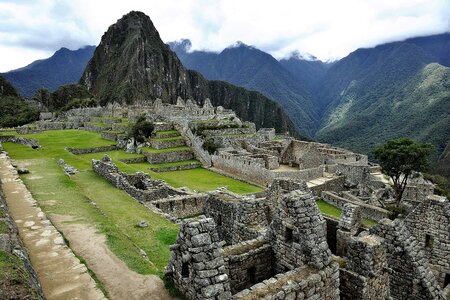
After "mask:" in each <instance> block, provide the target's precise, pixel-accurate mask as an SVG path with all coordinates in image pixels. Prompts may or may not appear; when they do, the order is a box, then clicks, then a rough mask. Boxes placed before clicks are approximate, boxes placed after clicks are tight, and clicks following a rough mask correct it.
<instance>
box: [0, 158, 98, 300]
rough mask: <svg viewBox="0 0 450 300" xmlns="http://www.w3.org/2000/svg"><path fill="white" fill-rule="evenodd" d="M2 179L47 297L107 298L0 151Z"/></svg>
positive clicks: (14, 217)
mask: <svg viewBox="0 0 450 300" xmlns="http://www.w3.org/2000/svg"><path fill="white" fill-rule="evenodd" d="M0 178H1V183H2V189H3V193H4V195H5V198H6V202H7V204H8V207H9V211H10V214H11V216H12V218H13V219H14V221H15V222H16V224H17V227H18V228H19V234H20V238H21V239H22V241H23V243H24V245H25V247H26V248H27V250H28V254H29V256H30V260H31V263H32V265H33V267H34V269H35V270H36V273H37V274H38V277H39V281H40V283H41V285H42V290H43V292H44V295H45V297H46V298H47V299H49V300H52V299H93V300H96V299H106V298H105V296H104V295H103V293H102V292H101V291H100V290H99V289H98V288H97V287H96V284H95V281H94V280H93V279H92V277H91V276H90V275H89V273H88V272H87V269H86V267H85V265H83V264H81V263H80V261H79V260H78V258H76V257H75V255H74V254H73V252H72V250H71V249H70V248H69V247H67V245H66V244H65V243H64V239H63V237H62V236H61V234H60V233H59V232H58V231H57V230H56V228H55V227H54V226H53V225H52V224H51V222H50V221H49V220H48V219H47V218H46V216H45V214H44V213H43V212H42V211H41V209H40V208H39V207H38V206H37V203H36V201H35V200H34V199H33V197H32V196H31V194H30V192H29V191H28V190H27V188H26V186H25V185H24V184H23V182H22V180H21V179H20V178H19V176H18V175H17V172H16V170H15V169H14V167H13V166H12V165H11V162H10V160H9V158H8V157H7V156H6V154H5V153H0Z"/></svg>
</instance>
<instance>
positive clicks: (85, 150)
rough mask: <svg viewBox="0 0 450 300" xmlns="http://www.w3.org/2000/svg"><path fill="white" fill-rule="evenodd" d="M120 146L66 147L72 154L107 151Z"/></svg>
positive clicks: (117, 148)
mask: <svg viewBox="0 0 450 300" xmlns="http://www.w3.org/2000/svg"><path fill="white" fill-rule="evenodd" d="M119 149H120V148H119V147H118V146H116V145H110V146H101V147H93V148H66V150H67V151H69V152H70V153H72V154H76V155H78V154H88V153H98V152H107V151H113V150H119Z"/></svg>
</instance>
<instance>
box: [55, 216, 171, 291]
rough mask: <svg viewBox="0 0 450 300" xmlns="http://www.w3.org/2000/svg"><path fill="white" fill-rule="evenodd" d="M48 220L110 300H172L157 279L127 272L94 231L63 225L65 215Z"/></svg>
mask: <svg viewBox="0 0 450 300" xmlns="http://www.w3.org/2000/svg"><path fill="white" fill-rule="evenodd" d="M50 219H51V220H52V222H53V223H54V224H55V225H56V227H57V228H58V229H60V230H61V231H62V232H63V233H64V236H65V238H66V239H68V240H69V242H70V247H71V248H72V249H73V251H75V253H77V254H79V255H81V256H82V257H83V258H84V259H85V260H86V262H87V265H88V266H89V268H90V269H91V270H92V271H94V273H95V274H96V275H97V277H98V278H99V279H100V280H101V281H102V282H103V283H104V285H105V287H106V289H107V290H108V293H109V297H110V298H111V299H112V300H115V299H118V300H119V299H128V300H138V299H151V300H168V299H174V298H171V297H170V295H169V294H168V292H167V290H166V289H165V288H164V283H163V282H162V280H161V279H160V278H159V277H158V276H154V275H145V276H144V275H140V274H137V273H136V272H133V271H131V270H130V269H129V268H128V267H127V266H126V264H125V263H124V262H123V261H121V260H120V259H119V258H117V256H115V255H114V253H112V252H111V250H109V248H108V247H107V245H106V239H105V236H104V235H101V234H99V233H97V232H96V230H95V229H94V228H92V227H88V226H87V225H84V224H75V223H73V222H70V223H68V222H65V221H68V220H70V219H68V218H67V217H66V216H60V215H51V216H50Z"/></svg>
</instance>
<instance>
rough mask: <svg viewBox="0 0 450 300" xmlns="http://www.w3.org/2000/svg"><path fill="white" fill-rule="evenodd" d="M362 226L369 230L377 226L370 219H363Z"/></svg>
mask: <svg viewBox="0 0 450 300" xmlns="http://www.w3.org/2000/svg"><path fill="white" fill-rule="evenodd" d="M362 224H363V226H364V227H367V228H371V227H373V226H375V225H377V224H378V222H377V221H375V220H371V219H363V220H362Z"/></svg>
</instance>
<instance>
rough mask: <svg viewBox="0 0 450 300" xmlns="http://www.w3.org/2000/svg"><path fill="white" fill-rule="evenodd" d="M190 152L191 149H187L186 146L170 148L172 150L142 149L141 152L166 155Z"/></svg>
mask: <svg viewBox="0 0 450 300" xmlns="http://www.w3.org/2000/svg"><path fill="white" fill-rule="evenodd" d="M190 150H191V148H189V147H188V146H180V147H172V148H165V149H155V148H152V147H142V151H143V152H148V153H168V152H178V151H190Z"/></svg>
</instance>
